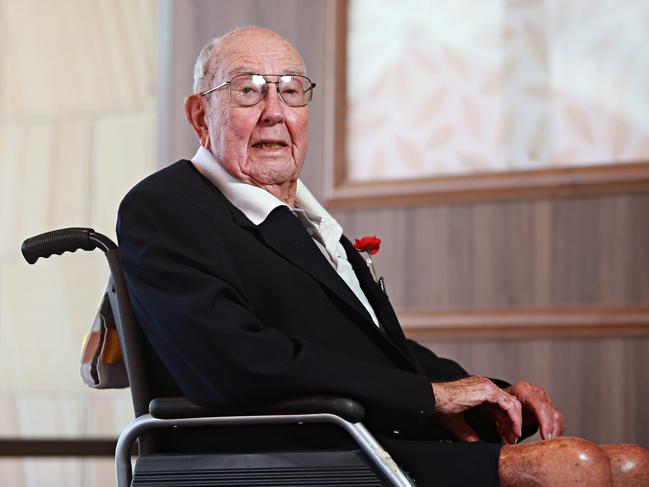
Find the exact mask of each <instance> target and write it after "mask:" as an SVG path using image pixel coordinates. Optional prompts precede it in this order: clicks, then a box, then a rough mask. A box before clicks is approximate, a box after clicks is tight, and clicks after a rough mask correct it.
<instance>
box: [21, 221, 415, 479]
mask: <svg viewBox="0 0 649 487" xmlns="http://www.w3.org/2000/svg"><path fill="white" fill-rule="evenodd" d="M95 249H100V250H102V251H103V252H104V255H105V256H106V259H107V260H108V265H109V268H110V274H111V277H110V280H109V286H108V288H107V295H108V300H109V303H110V311H111V313H110V314H111V315H112V319H113V320H114V327H115V329H116V331H117V335H118V337H119V345H120V349H121V353H122V357H123V362H124V366H125V368H126V373H127V376H128V384H129V385H130V391H131V398H132V401H133V410H134V415H135V419H134V420H133V421H132V422H131V423H130V424H129V425H128V426H126V428H125V429H124V430H123V431H122V433H121V434H120V436H119V439H118V441H117V446H116V448H115V473H116V478H117V485H118V487H129V486H131V487H140V486H184V485H185V486H247V487H254V486H294V487H319V486H340V485H344V486H360V487H374V486H394V487H412V486H413V485H414V483H413V481H412V480H411V479H410V478H409V477H408V475H407V474H406V473H405V472H404V471H402V470H401V469H400V468H399V467H398V466H397V465H396V463H395V462H394V461H393V460H392V458H391V457H390V455H389V454H388V453H387V452H386V451H385V450H384V449H383V448H382V447H381V445H380V444H379V443H378V442H377V441H376V439H375V438H374V437H373V436H372V434H371V433H370V432H369V431H368V430H367V429H366V428H365V427H364V426H363V423H362V419H363V416H364V414H365V411H364V408H363V406H362V405H361V404H359V403H358V402H356V401H354V400H351V399H347V398H340V397H329V396H318V397H306V398H299V399H291V400H287V401H282V402H274V403H271V404H258V405H251V406H246V407H241V408H237V409H233V408H222V409H208V408H204V407H201V406H198V405H196V404H193V403H191V402H190V401H189V400H188V399H187V398H185V397H182V396H177V395H176V396H170V395H168V394H167V391H168V390H173V388H171V389H169V388H167V387H163V386H160V385H159V384H161V383H165V381H166V382H167V383H168V382H169V381H171V382H173V379H172V378H171V375H170V374H169V373H168V372H166V370H165V369H164V367H163V366H162V364H161V362H159V359H158V358H157V356H156V355H155V352H154V351H152V349H151V347H150V345H149V344H148V342H147V340H146V338H145V337H144V335H143V333H142V331H141V329H140V327H139V325H138V323H137V320H136V318H135V316H134V314H133V310H132V308H131V304H130V301H129V296H128V291H127V287H126V281H125V279H124V275H123V273H122V269H121V267H120V264H119V249H118V247H117V245H116V244H115V243H114V242H113V241H112V240H111V239H109V238H108V237H106V236H105V235H102V234H100V233H97V232H95V231H94V230H93V229H91V228H64V229H60V230H55V231H51V232H46V233H43V234H40V235H36V236H34V237H31V238H28V239H27V240H25V241H24V242H23V244H22V247H21V251H22V254H23V256H24V258H25V260H26V261H27V262H28V263H30V264H34V263H36V261H37V260H38V259H39V258H41V257H43V258H47V257H50V256H51V255H53V254H57V255H60V254H63V253H64V252H74V251H76V250H86V251H92V250H95ZM150 360H154V361H157V362H158V363H157V364H156V367H155V368H154V367H151V363H150V362H149V361H150ZM152 370H156V375H158V374H159V371H160V370H163V371H165V372H166V375H167V377H165V378H164V380H163V381H161V380H160V377H157V376H156V377H154V376H152V373H151V371H152ZM176 387H177V386H176ZM314 424H319V425H322V424H324V425H330V426H333V427H335V428H337V429H339V430H340V431H341V432H344V433H345V434H346V435H347V436H348V438H349V439H351V441H350V444H352V447H350V448H344V449H338V448H337V449H324V450H321V449H316V450H286V449H281V448H278V449H277V450H271V451H255V450H254V448H252V449H251V450H250V451H245V452H241V451H235V452H231V453H229V452H222V451H219V452H213V451H212V452H187V451H175V449H174V447H173V446H174V445H169V441H167V444H165V441H164V437H163V436H161V435H158V434H156V433H158V432H165V431H167V432H173V431H177V430H183V431H184V430H185V429H189V428H191V429H192V430H189V431H196V429H205V428H212V429H213V428H229V427H243V428H248V427H251V428H254V427H256V426H261V427H264V426H271V427H277V428H298V429H299V428H304V427H307V425H314ZM280 431H281V430H280ZM172 443H173V442H172ZM135 444H137V459H136V461H135V466H134V467H132V463H131V460H132V459H131V455H132V451H133V448H134V445H135Z"/></svg>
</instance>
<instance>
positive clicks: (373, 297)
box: [340, 235, 419, 370]
mask: <svg viewBox="0 0 649 487" xmlns="http://www.w3.org/2000/svg"><path fill="white" fill-rule="evenodd" d="M340 241H341V243H342V245H343V247H344V248H345V252H347V258H348V260H349V262H350V264H351V265H352V267H353V268H354V272H355V273H356V276H357V277H358V281H359V283H360V285H361V288H362V289H363V292H364V293H365V295H366V296H367V299H368V300H369V302H370V303H371V304H372V307H373V308H374V312H375V313H376V315H377V317H378V318H379V321H380V322H381V325H382V326H383V329H384V331H385V334H386V335H387V337H388V338H389V339H390V340H391V342H392V343H393V344H394V345H395V348H397V349H398V350H399V352H400V353H401V355H402V356H403V357H405V358H406V359H407V360H408V363H410V365H411V366H412V367H414V369H415V370H419V366H418V364H417V362H416V361H415V360H414V358H413V357H412V356H411V354H410V352H409V348H408V344H407V343H406V337H405V335H404V334H403V330H402V329H401V326H400V325H399V319H398V318H397V315H396V314H395V312H394V309H393V308H392V305H391V304H390V301H389V300H388V297H387V295H386V294H385V293H384V292H383V290H382V289H381V288H380V286H379V285H378V284H377V283H376V282H375V281H374V277H372V274H371V273H370V271H369V269H368V268H367V264H366V263H365V259H363V257H362V256H361V255H360V253H359V252H358V251H357V250H356V249H355V248H354V246H353V245H352V244H351V242H350V241H349V240H348V239H347V237H345V236H344V235H343V236H342V238H341V240H340Z"/></svg>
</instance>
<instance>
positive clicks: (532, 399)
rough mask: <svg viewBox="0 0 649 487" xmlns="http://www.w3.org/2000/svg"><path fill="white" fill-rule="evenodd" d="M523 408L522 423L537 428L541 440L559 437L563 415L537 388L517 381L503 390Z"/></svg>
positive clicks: (562, 428) (542, 391)
mask: <svg viewBox="0 0 649 487" xmlns="http://www.w3.org/2000/svg"><path fill="white" fill-rule="evenodd" d="M505 391H507V392H508V393H509V394H511V395H512V396H514V397H516V398H517V399H518V400H519V401H520V403H521V405H522V406H523V421H524V422H525V423H526V424H535V425H538V426H539V430H540V432H541V438H543V439H544V440H549V439H552V438H557V437H558V436H561V434H562V433H563V430H564V424H563V415H562V414H561V413H560V412H559V411H557V410H556V409H555V408H554V404H553V403H552V399H550V396H548V395H547V394H546V392H545V391H544V390H543V389H541V388H540V387H539V386H536V385H534V384H530V383H529V382H524V381H519V382H517V383H516V384H514V385H513V386H510V387H508V388H506V389H505Z"/></svg>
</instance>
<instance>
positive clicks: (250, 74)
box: [201, 73, 316, 107]
mask: <svg viewBox="0 0 649 487" xmlns="http://www.w3.org/2000/svg"><path fill="white" fill-rule="evenodd" d="M241 76H261V77H262V78H263V79H264V82H265V84H264V85H263V86H264V87H263V89H262V93H261V96H260V97H259V100H257V101H256V102H255V103H253V104H252V105H240V104H238V103H237V105H238V106H240V107H254V106H255V105H256V104H257V103H259V102H260V101H261V100H263V99H264V97H265V96H266V93H268V85H269V84H274V85H277V94H278V95H279V97H280V98H281V100H282V101H283V102H284V103H285V104H286V105H287V106H289V107H305V106H307V105H308V104H309V102H310V101H311V99H312V98H313V88H315V87H316V84H315V83H314V82H313V81H311V79H310V78H309V77H307V76H304V75H302V74H261V73H242V74H238V75H236V76H233V77H232V79H231V80H230V81H224V82H223V83H221V84H220V85H218V86H215V87H214V88H210V89H209V90H207V91H203V92H201V96H207V95H209V94H210V93H212V92H213V91H217V90H220V89H222V88H225V87H226V86H227V87H228V98H229V101H230V102H232V91H231V89H230V86H231V85H232V81H233V80H234V79H235V78H239V77H241ZM267 76H275V77H277V81H268V80H267V79H266V77H267ZM282 76H296V77H298V78H304V79H306V80H307V81H308V82H309V84H310V86H309V87H308V88H307V89H306V90H304V94H305V96H307V92H309V93H308V98H307V101H306V103H304V104H301V105H291V104H289V103H288V102H287V101H286V100H285V99H284V96H283V95H282V92H281V91H279V78H281V77H282Z"/></svg>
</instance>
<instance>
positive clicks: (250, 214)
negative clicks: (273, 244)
mask: <svg viewBox="0 0 649 487" xmlns="http://www.w3.org/2000/svg"><path fill="white" fill-rule="evenodd" d="M191 161H192V164H194V167H196V169H197V170H198V171H199V172H200V173H201V174H202V175H203V176H205V177H206V178H207V179H209V180H210V181H211V182H212V184H214V186H216V187H217V188H218V189H219V190H220V191H221V193H223V195H224V196H225V197H226V198H227V199H228V201H230V203H232V204H233V205H234V206H236V207H237V208H239V210H241V211H242V212H243V214H244V215H246V217H247V218H248V219H249V220H250V221H251V222H252V223H253V224H255V225H259V224H261V223H262V222H263V221H264V220H265V219H266V218H267V217H268V215H269V214H270V212H271V211H273V210H274V209H275V208H277V207H278V206H286V207H288V208H289V209H291V210H294V209H293V208H290V207H289V206H288V205H287V204H286V203H284V202H283V201H282V200H280V199H279V198H277V197H275V196H274V195H272V194H271V193H269V192H268V191H266V190H265V189H262V188H259V187H257V186H253V185H252V184H248V183H244V182H242V181H239V180H238V179H237V178H235V177H234V176H232V175H231V174H230V173H229V172H228V171H227V170H226V169H225V168H224V167H223V166H221V164H219V163H218V161H217V160H216V159H215V158H214V155H212V152H210V151H209V150H207V149H206V148H205V147H203V146H200V147H199V148H198V150H197V151H196V154H195V155H194V157H192V159H191ZM295 206H296V208H298V209H301V210H303V211H304V212H305V213H306V214H307V215H308V216H309V218H310V219H312V220H314V221H316V222H320V221H322V220H323V219H324V220H333V221H335V219H334V218H333V217H332V216H331V215H330V214H329V212H328V211H327V210H325V209H324V207H323V206H322V205H321V204H320V203H319V202H318V200H316V199H315V197H314V196H313V194H311V191H309V189H308V188H307V187H306V185H305V184H304V183H303V182H302V181H301V180H299V179H298V181H297V191H296V195H295Z"/></svg>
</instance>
